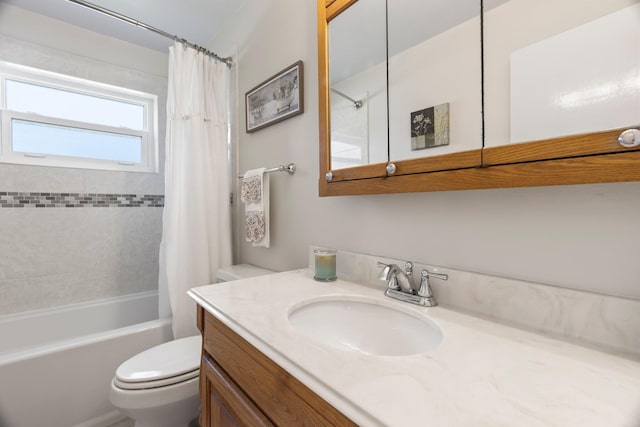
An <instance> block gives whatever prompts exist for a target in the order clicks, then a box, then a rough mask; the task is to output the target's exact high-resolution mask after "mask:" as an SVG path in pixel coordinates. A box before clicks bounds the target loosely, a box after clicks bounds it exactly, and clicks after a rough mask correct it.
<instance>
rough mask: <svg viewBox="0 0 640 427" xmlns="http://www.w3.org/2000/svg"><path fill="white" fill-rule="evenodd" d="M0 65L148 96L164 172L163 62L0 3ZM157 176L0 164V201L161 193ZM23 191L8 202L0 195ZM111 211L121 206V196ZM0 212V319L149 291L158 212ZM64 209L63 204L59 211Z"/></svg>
mask: <svg viewBox="0 0 640 427" xmlns="http://www.w3.org/2000/svg"><path fill="white" fill-rule="evenodd" d="M0 58H2V60H4V61H8V62H14V63H18V64H23V65H27V66H32V67H36V68H41V69H45V70H49V71H54V72H59V73H64V74H68V75H73V76H76V77H81V78H86V79H90V80H95V81H100V82H104V83H108V84H113V85H118V86H122V87H127V88H131V89H136V90H141V91H144V92H148V93H153V94H156V95H157V96H158V112H159V123H158V131H159V135H158V136H159V141H161V144H160V147H159V153H160V167H161V169H162V168H163V165H164V133H165V105H166V85H167V78H166V73H167V55H164V54H161V53H159V52H155V51H151V50H149V49H145V48H141V47H139V46H134V45H131V44H128V43H124V42H121V41H118V40H115V39H112V38H108V37H104V36H100V35H98V34H96V33H92V32H89V31H86V30H83V29H80V28H77V27H73V26H71V25H68V24H64V23H62V22H59V21H55V20H51V19H49V18H45V17H43V16H39V15H36V14H33V13H31V12H27V11H24V10H22V9H19V8H15V7H12V6H9V5H6V4H0ZM163 180H164V177H163V174H162V173H155V174H146V173H127V172H110V171H96V170H87V169H66V168H51V167H36V166H23V165H10V164H2V163H0V200H2V199H4V200H7V199H13V200H17V199H20V198H23V197H25V196H26V195H27V193H28V194H32V193H38V194H39V195H40V196H36V197H41V198H42V199H46V196H45V195H42V193H50V194H51V193H56V194H64V193H69V194H71V196H66V198H65V196H60V197H62V198H65V199H66V200H71V199H74V196H73V194H78V195H79V197H81V196H88V197H92V198H94V199H96V198H99V197H100V195H105V194H107V195H123V194H125V195H136V197H135V198H134V200H142V199H141V198H142V197H143V196H145V195H162V194H163V193H164V189H163ZM16 192H17V193H23V194H22V195H11V194H2V193H16ZM119 201H120V204H127V203H128V202H127V200H126V198H125V197H120V198H119ZM117 203H118V201H112V202H108V203H107V204H111V205H112V206H109V207H93V206H89V207H82V208H77V207H73V208H71V207H61V206H60V204H58V207H54V208H47V209H43V208H36V207H33V206H32V205H31V206H26V207H23V208H18V207H13V208H7V207H3V208H0V314H8V313H15V312H21V311H24V310H31V309H39V308H46V307H53V306H57V305H64V304H69V303H77V302H82V301H88V300H94V299H99V298H105V297H113V296H119V295H126V294H131V293H136V292H141V291H147V290H154V289H157V287H158V247H159V243H160V238H161V231H162V226H161V224H162V207H160V206H159V204H158V203H155V202H153V203H147V202H145V203H144V204H143V205H142V206H140V207H134V208H123V207H115V204H117ZM62 205H64V203H63V204H62Z"/></svg>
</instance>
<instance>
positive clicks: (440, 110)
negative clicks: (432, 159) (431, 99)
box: [411, 102, 449, 150]
mask: <svg viewBox="0 0 640 427" xmlns="http://www.w3.org/2000/svg"><path fill="white" fill-rule="evenodd" d="M441 145H449V103H448V102H447V103H445V104H440V105H436V106H435V107H429V108H425V109H424V110H420V111H414V112H413V113H411V149H412V150H424V149H425V148H432V147H439V146H441Z"/></svg>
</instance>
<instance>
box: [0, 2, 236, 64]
mask: <svg viewBox="0 0 640 427" xmlns="http://www.w3.org/2000/svg"><path fill="white" fill-rule="evenodd" d="M89 1H90V2H91V3H93V4H95V5H98V6H101V7H103V8H106V9H110V10H112V11H114V12H117V13H119V14H122V15H125V16H128V17H129V18H132V19H134V20H136V21H139V22H141V23H144V24H147V25H150V26H152V27H155V28H158V29H160V30H162V31H165V32H167V33H170V34H173V35H177V36H178V37H181V38H184V39H187V40H188V41H190V42H191V43H195V44H197V45H199V46H204V47H207V46H209V45H210V43H211V41H212V40H213V39H214V38H215V37H216V35H217V34H218V33H219V32H220V31H221V30H222V28H223V27H224V24H225V22H226V21H227V20H228V19H229V18H231V17H232V16H233V15H235V14H236V13H237V12H238V11H239V10H240V9H241V8H242V7H243V6H244V5H245V3H246V1H247V0H180V1H177V0H135V1H132V0H89ZM0 3H6V4H10V5H13V6H17V7H21V8H23V9H27V10H30V11H32V12H36V13H39V14H42V15H46V16H49V17H51V18H54V19H57V20H60V21H64V22H67V23H70V24H73V25H76V26H79V27H84V28H87V29H89V30H91V31H95V32H98V33H102V34H106V35H108V36H111V37H114V38H118V39H121V40H125V41H128V42H130V43H135V44H138V45H142V46H145V47H148V48H150V49H155V50H158V51H161V52H167V49H168V47H169V46H171V45H172V44H173V41H172V40H171V39H169V38H166V37H163V36H161V35H158V34H156V33H153V32H151V31H148V30H146V29H143V28H139V27H136V26H134V25H131V24H128V23H125V22H122V21H119V20H117V19H114V18H112V17H109V16H106V15H104V14H101V13H99V12H96V11H93V10H91V9H88V8H85V7H82V6H80V5H77V4H74V3H71V2H68V1H66V0H0Z"/></svg>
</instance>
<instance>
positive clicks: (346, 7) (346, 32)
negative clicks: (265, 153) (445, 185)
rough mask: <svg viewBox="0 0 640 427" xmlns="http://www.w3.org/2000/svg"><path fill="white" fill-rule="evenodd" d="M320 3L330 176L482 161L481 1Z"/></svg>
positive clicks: (444, 167)
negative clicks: (327, 4)
mask: <svg viewBox="0 0 640 427" xmlns="http://www.w3.org/2000/svg"><path fill="white" fill-rule="evenodd" d="M320 3H322V5H320ZM326 3H327V2H325V1H321V0H320V1H319V15H320V14H323V17H324V18H323V20H322V21H323V23H325V28H321V29H320V31H319V37H320V33H321V32H322V31H323V30H324V31H326V35H325V36H324V39H322V41H321V42H320V43H319V51H320V52H319V59H320V62H321V63H320V67H321V75H324V76H325V77H326V79H327V80H326V81H327V82H328V88H327V94H326V95H325V96H326V97H327V100H328V103H327V105H328V108H327V111H326V117H325V118H324V119H323V118H322V116H323V112H321V121H323V120H326V129H325V130H324V131H326V133H327V135H326V136H325V138H326V140H327V148H326V153H325V155H326V160H325V162H326V170H325V172H329V171H330V174H329V177H330V178H331V180H332V181H333V182H336V181H342V180H352V179H363V178H373V177H385V176H387V175H390V174H393V175H404V174H413V173H420V172H427V171H436V170H450V169H458V168H467V167H478V166H480V161H481V157H480V150H481V148H482V101H481V94H482V86H481V83H482V81H481V43H480V35H481V31H480V11H481V6H480V1H479V0H474V1H468V0H456V1H455V2H453V3H452V2H451V0H449V1H446V0H428V1H425V0H394V1H393V2H388V1H386V0H359V1H340V0H336V1H334V2H330V3H331V4H330V6H328V7H325V5H326ZM452 5H453V6H452ZM452 12H453V13H452ZM387 28H388V31H387ZM319 40H320V39H319ZM323 59H324V61H326V71H325V72H324V73H323V72H322V69H323ZM452 77H453V78H452ZM321 85H322V83H321ZM320 97H321V98H322V97H323V94H322V93H321V94H320ZM321 103H322V100H321ZM321 128H324V125H322V126H321ZM321 132H323V131H321ZM452 154H453V155H452ZM388 162H393V163H394V165H393V166H392V169H387V168H386V166H387V163H388Z"/></svg>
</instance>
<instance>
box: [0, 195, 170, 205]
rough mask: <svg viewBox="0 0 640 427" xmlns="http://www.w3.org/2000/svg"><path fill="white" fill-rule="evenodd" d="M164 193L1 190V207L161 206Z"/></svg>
mask: <svg viewBox="0 0 640 427" xmlns="http://www.w3.org/2000/svg"><path fill="white" fill-rule="evenodd" d="M163 206H164V195H162V194H144V195H139V194H97V193H33V192H28V193H25V192H16V191H0V208H141V207H142V208H161V207H163Z"/></svg>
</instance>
